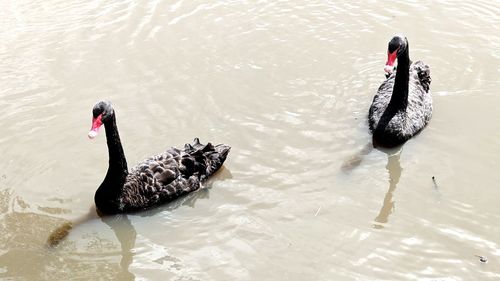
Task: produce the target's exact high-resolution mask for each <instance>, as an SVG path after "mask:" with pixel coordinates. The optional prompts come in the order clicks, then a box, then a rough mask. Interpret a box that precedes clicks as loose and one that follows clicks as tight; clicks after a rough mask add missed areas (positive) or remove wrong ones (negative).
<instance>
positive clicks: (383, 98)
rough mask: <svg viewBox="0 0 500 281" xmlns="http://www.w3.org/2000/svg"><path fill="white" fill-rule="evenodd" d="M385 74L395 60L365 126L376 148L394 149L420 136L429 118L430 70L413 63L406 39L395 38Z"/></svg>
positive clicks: (420, 63)
mask: <svg viewBox="0 0 500 281" xmlns="http://www.w3.org/2000/svg"><path fill="white" fill-rule="evenodd" d="M388 53H389V59H388V63H387V66H386V71H390V70H391V69H392V68H393V63H394V60H395V59H396V56H397V60H398V67H397V71H396V72H395V73H392V74H390V76H389V77H388V78H387V80H386V81H384V82H383V83H382V85H380V87H379V89H378V91H377V94H376V95H375V97H374V98H373V103H372V105H371V106H370V110H369V113H368V123H369V126H370V130H371V131H372V133H373V142H374V144H375V145H380V146H384V147H394V146H397V145H400V144H403V143H404V142H406V141H407V140H409V139H410V138H411V137H413V136H414V135H415V134H417V133H418V132H420V131H421V130H422V129H423V128H424V127H425V126H426V125H427V123H428V122H429V120H430V119H431V116H432V96H431V93H430V91H429V86H430V82H431V78H430V69H429V66H428V65H426V64H424V63H423V62H421V61H417V62H415V63H412V62H411V61H410V58H409V54H408V53H409V45H408V41H407V40H406V38H402V37H399V36H396V37H394V38H393V39H392V40H391V42H389V51H388Z"/></svg>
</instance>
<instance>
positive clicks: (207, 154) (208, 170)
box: [184, 138, 231, 180]
mask: <svg viewBox="0 0 500 281" xmlns="http://www.w3.org/2000/svg"><path fill="white" fill-rule="evenodd" d="M230 150H231V147H230V146H228V145H225V144H218V145H215V146H214V145H213V144H211V143H207V144H205V145H204V144H202V143H200V140H199V139H198V138H195V139H194V141H193V143H191V144H186V145H185V146H184V151H185V152H187V153H188V154H189V155H190V156H192V157H193V158H194V159H195V161H194V166H195V168H194V169H195V171H198V173H199V174H200V179H201V180H205V179H206V178H207V177H209V176H211V175H212V174H214V173H215V172H216V171H217V170H219V168H220V167H222V164H224V161H225V160H226V158H227V155H228V154H229V151H230Z"/></svg>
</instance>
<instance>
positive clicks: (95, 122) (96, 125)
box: [88, 114, 102, 139]
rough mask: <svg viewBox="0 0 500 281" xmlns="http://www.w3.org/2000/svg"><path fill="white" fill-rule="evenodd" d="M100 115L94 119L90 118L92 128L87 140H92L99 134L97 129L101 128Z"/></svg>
mask: <svg viewBox="0 0 500 281" xmlns="http://www.w3.org/2000/svg"><path fill="white" fill-rule="evenodd" d="M101 119H102V114H101V115H99V116H97V117H96V118H92V128H90V132H89V135H88V136H89V139H93V138H95V137H96V136H97V134H99V128H101V126H102V120H101Z"/></svg>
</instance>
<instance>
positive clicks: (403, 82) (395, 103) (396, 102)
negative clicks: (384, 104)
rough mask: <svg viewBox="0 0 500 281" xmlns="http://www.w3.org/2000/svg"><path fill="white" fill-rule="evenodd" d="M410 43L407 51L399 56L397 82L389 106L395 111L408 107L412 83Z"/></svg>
mask: <svg viewBox="0 0 500 281" xmlns="http://www.w3.org/2000/svg"><path fill="white" fill-rule="evenodd" d="M409 48H410V46H409V45H408V42H406V49H405V50H404V51H403V52H402V53H401V54H400V55H399V56H398V67H397V70H396V81H395V82H394V88H393V90H392V96H391V101H390V102H389V106H390V107H392V108H394V109H403V110H404V109H406V107H407V106H408V82H409V81H410V64H411V61H410V55H409Z"/></svg>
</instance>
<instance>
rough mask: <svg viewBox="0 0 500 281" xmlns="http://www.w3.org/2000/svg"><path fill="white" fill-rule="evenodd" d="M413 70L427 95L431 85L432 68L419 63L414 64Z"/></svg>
mask: <svg viewBox="0 0 500 281" xmlns="http://www.w3.org/2000/svg"><path fill="white" fill-rule="evenodd" d="M411 67H412V70H411V71H415V72H416V73H417V78H418V80H419V82H420V85H422V88H423V89H424V91H425V92H426V93H427V92H429V87H430V85H431V81H432V80H431V68H430V67H429V66H428V65H427V64H425V63H424V62H422V61H417V62H415V63H413V64H412V66H411Z"/></svg>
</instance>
